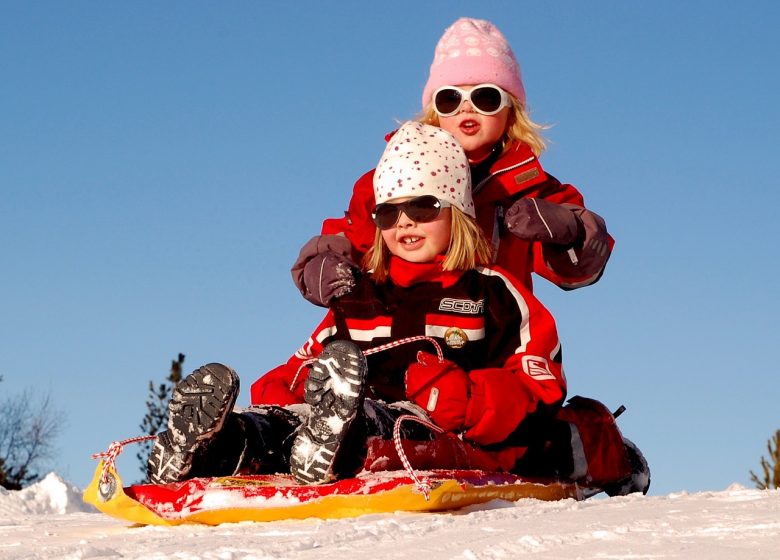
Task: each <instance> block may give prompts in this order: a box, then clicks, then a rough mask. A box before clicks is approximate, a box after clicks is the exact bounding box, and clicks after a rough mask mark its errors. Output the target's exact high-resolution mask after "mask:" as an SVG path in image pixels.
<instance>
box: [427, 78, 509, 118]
mask: <svg viewBox="0 0 780 560" xmlns="http://www.w3.org/2000/svg"><path fill="white" fill-rule="evenodd" d="M464 101H468V102H469V103H471V106H472V107H474V110H475V111H476V112H477V113H480V114H482V115H486V116H491V115H495V114H496V113H498V112H499V111H501V109H503V108H504V107H511V106H512V102H511V101H510V99H509V94H508V93H507V92H505V91H504V90H503V89H501V88H500V87H498V86H497V85H495V84H479V85H477V86H474V87H473V88H471V91H467V90H465V89H461V88H459V87H456V86H442V87H440V88H439V89H437V90H436V91H434V92H433V110H434V111H436V113H438V115H439V116H440V117H451V116H452V115H454V114H456V113H457V112H458V111H460V108H461V106H462V105H463V102H464Z"/></svg>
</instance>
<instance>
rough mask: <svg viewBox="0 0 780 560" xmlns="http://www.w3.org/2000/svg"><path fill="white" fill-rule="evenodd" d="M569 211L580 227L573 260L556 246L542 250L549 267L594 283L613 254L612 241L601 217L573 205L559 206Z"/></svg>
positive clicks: (564, 274)
mask: <svg viewBox="0 0 780 560" xmlns="http://www.w3.org/2000/svg"><path fill="white" fill-rule="evenodd" d="M561 206H563V207H565V208H568V209H570V210H571V211H572V212H573V213H574V215H575V216H577V218H578V219H579V221H580V223H581V224H582V232H583V233H582V237H581V239H580V243H578V244H577V245H576V246H575V247H574V248H573V251H574V254H575V257H576V259H572V258H571V255H570V254H569V253H567V251H566V248H565V247H562V246H555V245H543V246H542V251H543V252H544V258H545V261H546V262H547V264H548V266H549V267H550V268H552V270H553V271H555V273H556V274H558V275H560V276H562V277H564V278H578V279H589V281H588V282H587V283H591V282H593V281H595V280H596V279H597V278H598V277H599V276H600V275H601V273H602V272H603V271H604V267H605V266H606V265H607V261H608V260H609V256H610V254H611V252H612V247H611V245H612V238H611V237H610V236H609V233H608V232H607V224H606V223H605V222H604V218H602V217H601V216H599V215H598V214H596V213H595V212H591V211H590V210H588V209H586V208H583V207H582V206H576V205H574V204H562V205H561Z"/></svg>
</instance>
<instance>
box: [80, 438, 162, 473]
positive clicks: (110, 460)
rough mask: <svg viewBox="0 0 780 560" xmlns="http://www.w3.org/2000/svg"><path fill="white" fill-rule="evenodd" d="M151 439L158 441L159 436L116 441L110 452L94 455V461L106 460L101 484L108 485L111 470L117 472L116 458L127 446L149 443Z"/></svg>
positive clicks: (109, 449)
mask: <svg viewBox="0 0 780 560" xmlns="http://www.w3.org/2000/svg"><path fill="white" fill-rule="evenodd" d="M150 439H157V436H136V437H133V438H128V439H123V440H121V441H114V442H112V443H111V445H109V446H108V450H106V451H101V452H100V453H93V454H92V458H93V459H105V462H104V463H103V472H102V473H100V484H103V485H105V484H108V471H109V470H111V469H112V470H116V458H117V457H119V454H120V453H122V449H123V448H124V447H125V445H130V444H131V443H141V442H143V441H149V440H150Z"/></svg>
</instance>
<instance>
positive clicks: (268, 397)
mask: <svg viewBox="0 0 780 560" xmlns="http://www.w3.org/2000/svg"><path fill="white" fill-rule="evenodd" d="M296 371H297V369H296V368H295V366H291V365H289V364H283V365H280V366H277V367H275V368H274V369H272V370H271V371H269V372H268V373H266V374H265V375H263V376H262V377H261V378H260V379H258V380H257V381H255V382H254V383H252V388H251V390H250V393H251V400H252V404H253V405H277V406H286V405H288V404H300V403H302V402H303V386H304V383H303V381H304V379H305V372H301V376H303V379H299V380H298V382H297V383H296V385H295V386H294V387H292V388H291V387H290V385H291V379H292V378H294V376H295V373H296Z"/></svg>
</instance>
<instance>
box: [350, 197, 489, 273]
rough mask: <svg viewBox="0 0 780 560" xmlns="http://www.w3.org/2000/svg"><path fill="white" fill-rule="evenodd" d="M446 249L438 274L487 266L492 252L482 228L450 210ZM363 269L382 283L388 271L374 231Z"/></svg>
mask: <svg viewBox="0 0 780 560" xmlns="http://www.w3.org/2000/svg"><path fill="white" fill-rule="evenodd" d="M450 210H451V212H450V216H451V218H450V219H451V224H450V245H449V247H448V248H447V253H446V254H445V257H444V262H443V263H442V270H445V271H450V270H470V269H472V268H475V267H477V266H482V265H487V264H490V262H491V260H492V257H493V249H492V247H491V245H490V243H489V242H488V240H487V238H486V237H485V234H484V233H483V231H482V228H480V227H479V225H478V224H477V222H476V220H475V219H474V218H472V217H471V216H469V215H467V214H464V213H463V212H462V211H461V210H460V209H459V208H457V207H455V206H452V207H451V208H450ZM363 268H364V269H365V270H367V271H369V272H370V273H371V277H372V278H373V279H374V281H375V282H379V283H381V282H385V281H386V280H387V276H388V272H389V268H390V249H388V248H387V245H386V244H385V240H384V239H382V232H381V230H380V229H379V228H376V233H375V234H374V244H373V246H371V248H369V250H368V251H367V252H366V254H365V256H364V257H363Z"/></svg>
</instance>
